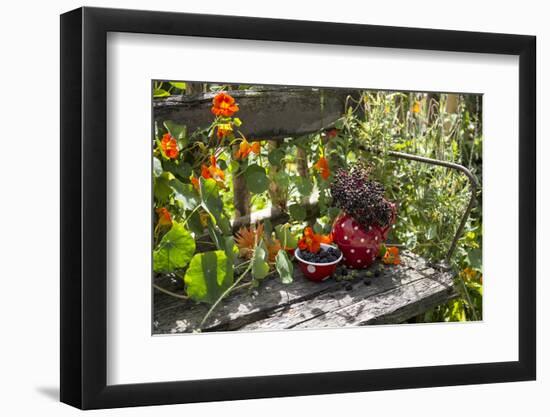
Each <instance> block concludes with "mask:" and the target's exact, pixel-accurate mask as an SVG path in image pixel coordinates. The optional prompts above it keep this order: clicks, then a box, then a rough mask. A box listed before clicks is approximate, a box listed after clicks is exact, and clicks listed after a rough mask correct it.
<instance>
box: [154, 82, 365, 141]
mask: <svg viewBox="0 0 550 417" xmlns="http://www.w3.org/2000/svg"><path fill="white" fill-rule="evenodd" d="M229 93H230V94H231V95H232V96H233V97H235V99H236V100H237V102H238V104H239V109H240V110H239V112H238V113H237V116H238V117H239V118H240V119H241V120H242V121H243V125H242V127H241V128H240V130H241V132H243V134H244V135H245V136H246V137H247V138H248V139H250V140H254V139H281V138H284V137H288V136H300V135H304V134H307V133H313V132H317V131H319V130H321V129H325V128H328V127H330V126H332V124H333V123H334V122H335V121H336V120H337V119H339V118H340V117H342V114H343V113H344V108H345V102H346V97H347V96H348V95H351V96H353V97H356V96H358V94H359V92H358V90H351V89H339V88H323V89H314V88H304V87H301V88H300V87H267V88H265V89H262V90H259V91H253V90H237V91H229ZM214 95H215V94H214V93H204V94H198V95H194V96H187V95H181V96H172V97H167V98H164V99H155V100H154V101H153V109H154V112H153V113H154V118H155V121H157V122H159V123H162V122H163V121H164V120H172V121H174V122H176V123H180V124H184V125H186V126H187V131H188V132H194V131H195V130H196V129H197V128H205V127H207V126H209V125H210V123H212V117H213V116H212V113H211V111H210V108H211V106H212V99H213V97H214Z"/></svg>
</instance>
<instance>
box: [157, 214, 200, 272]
mask: <svg viewBox="0 0 550 417" xmlns="http://www.w3.org/2000/svg"><path fill="white" fill-rule="evenodd" d="M193 253H195V239H193V237H192V236H191V234H190V233H189V232H188V231H187V230H186V229H185V228H184V227H183V226H182V225H181V224H179V223H176V222H174V223H172V228H171V229H170V230H169V231H168V233H166V234H165V235H164V236H163V237H162V239H161V240H160V243H159V244H158V246H157V248H156V249H155V251H154V252H153V269H154V271H155V272H165V273H167V272H173V271H174V270H176V269H181V268H184V267H185V266H186V265H187V264H188V263H189V260H190V259H191V257H192V256H193Z"/></svg>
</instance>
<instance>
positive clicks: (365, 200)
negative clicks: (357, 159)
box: [330, 163, 392, 227]
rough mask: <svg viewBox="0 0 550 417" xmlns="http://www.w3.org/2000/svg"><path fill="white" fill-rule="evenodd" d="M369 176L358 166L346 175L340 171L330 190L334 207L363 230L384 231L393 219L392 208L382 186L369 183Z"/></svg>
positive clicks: (376, 183)
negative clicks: (348, 216) (383, 228)
mask: <svg viewBox="0 0 550 417" xmlns="http://www.w3.org/2000/svg"><path fill="white" fill-rule="evenodd" d="M370 173H371V169H370V168H368V167H365V166H364V165H363V164H361V163H358V164H357V165H355V166H353V167H352V168H351V170H349V171H346V170H344V169H339V170H338V171H337V172H336V175H335V178H334V181H333V182H332V184H331V187H330V192H331V194H332V200H333V204H334V205H335V206H336V207H338V208H340V209H342V210H343V211H344V212H346V214H348V215H350V216H352V217H353V218H354V219H355V220H356V221H357V222H359V223H360V224H361V225H363V226H365V227H368V226H371V225H378V226H380V227H385V226H387V225H388V224H389V223H390V220H391V217H392V208H391V204H390V202H389V201H387V200H386V199H385V198H384V187H383V186H382V184H380V183H378V182H376V181H374V180H371V179H369V175H370Z"/></svg>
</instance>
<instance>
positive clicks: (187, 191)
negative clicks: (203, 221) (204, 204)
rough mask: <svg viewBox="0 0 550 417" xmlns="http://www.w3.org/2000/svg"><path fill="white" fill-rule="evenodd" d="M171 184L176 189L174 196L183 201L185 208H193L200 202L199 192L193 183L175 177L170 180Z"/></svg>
mask: <svg viewBox="0 0 550 417" xmlns="http://www.w3.org/2000/svg"><path fill="white" fill-rule="evenodd" d="M170 186H171V187H172V190H174V198H175V199H176V200H178V201H180V202H181V203H182V205H183V208H184V210H193V209H194V208H195V207H197V205H198V204H199V203H200V197H199V194H198V193H197V191H196V190H195V188H194V187H193V186H192V185H191V184H186V183H183V182H181V181H179V180H177V179H175V178H174V179H173V180H171V181H170Z"/></svg>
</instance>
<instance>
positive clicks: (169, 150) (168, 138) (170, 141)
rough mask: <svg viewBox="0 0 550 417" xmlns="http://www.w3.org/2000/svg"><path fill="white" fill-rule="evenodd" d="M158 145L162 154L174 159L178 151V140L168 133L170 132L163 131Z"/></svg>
mask: <svg viewBox="0 0 550 417" xmlns="http://www.w3.org/2000/svg"><path fill="white" fill-rule="evenodd" d="M160 147H161V148H162V152H163V153H164V155H166V157H168V158H170V159H176V158H177V157H178V155H179V153H180V150H179V148H178V142H177V141H176V139H175V138H174V137H173V136H172V135H170V133H165V134H164V135H163V136H162V140H161V141H160Z"/></svg>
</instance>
